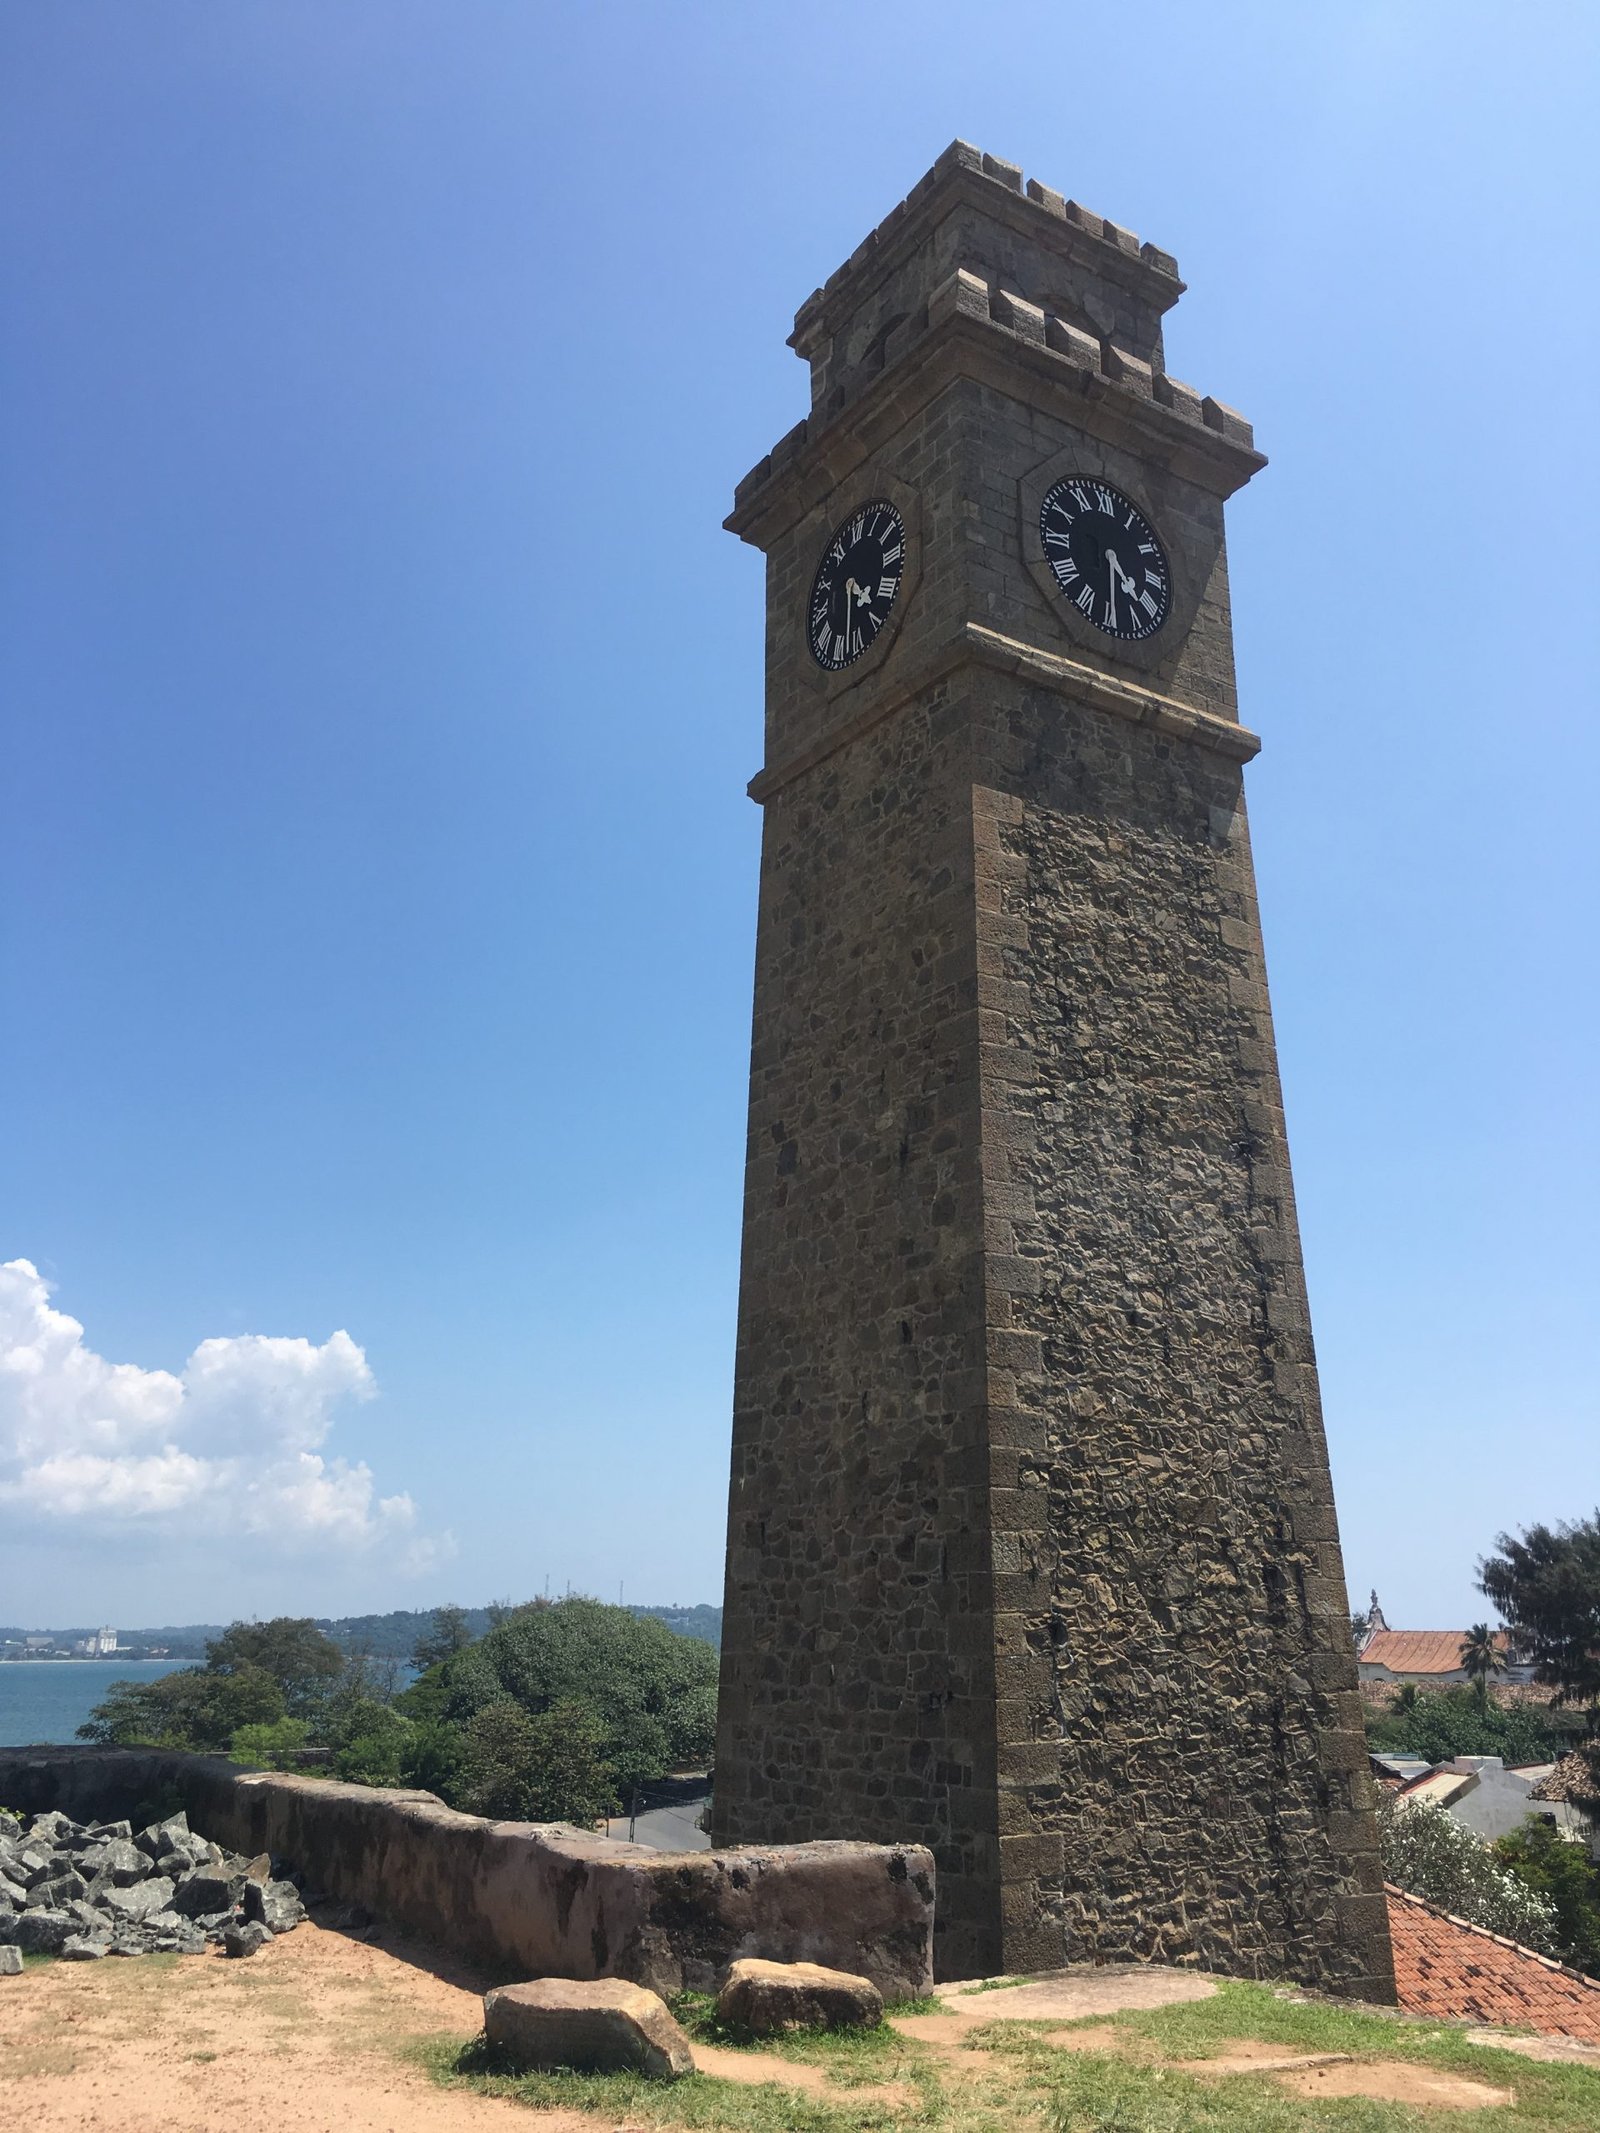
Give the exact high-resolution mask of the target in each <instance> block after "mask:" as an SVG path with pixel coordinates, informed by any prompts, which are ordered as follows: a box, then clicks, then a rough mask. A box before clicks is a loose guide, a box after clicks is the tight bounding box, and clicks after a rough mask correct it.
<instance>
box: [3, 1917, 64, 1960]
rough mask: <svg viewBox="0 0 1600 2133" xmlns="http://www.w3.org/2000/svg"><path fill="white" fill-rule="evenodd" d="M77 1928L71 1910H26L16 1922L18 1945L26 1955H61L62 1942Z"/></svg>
mask: <svg viewBox="0 0 1600 2133" xmlns="http://www.w3.org/2000/svg"><path fill="white" fill-rule="evenodd" d="M77 1929H78V1921H77V1920H76V1919H75V1918H74V1917H73V1915H72V1913H71V1912H70V1911H24V1912H23V1914H22V1916H21V1917H20V1918H19V1919H18V1920H17V1924H16V1941H17V1946H18V1947H19V1948H20V1949H21V1950H22V1952H23V1954H24V1955H59V1954H60V1953H61V1946H62V1943H63V1942H64V1941H65V1940H66V1939H67V1937H68V1935H69V1934H72V1933H75V1932H76V1931H77Z"/></svg>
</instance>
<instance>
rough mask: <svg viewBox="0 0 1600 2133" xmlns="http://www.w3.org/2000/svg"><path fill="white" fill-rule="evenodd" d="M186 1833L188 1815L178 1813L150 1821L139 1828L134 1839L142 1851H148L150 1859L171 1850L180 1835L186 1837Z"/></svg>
mask: <svg viewBox="0 0 1600 2133" xmlns="http://www.w3.org/2000/svg"><path fill="white" fill-rule="evenodd" d="M188 1834H189V1817H188V1816H187V1814H182V1813H180V1814H175V1815H168V1816H167V1818H166V1820H165V1821H164V1822H151V1823H150V1824H149V1825H148V1826H147V1827H146V1828H144V1829H141V1830H140V1832H139V1834H138V1836H137V1837H136V1838H135V1840H134V1841H135V1842H136V1843H137V1844H138V1846H139V1848H140V1849H141V1850H142V1851H146V1852H148V1853H149V1854H150V1856H151V1858H152V1859H159V1858H161V1857H162V1856H163V1854H164V1853H166V1852H169V1851H171V1849H172V1847H173V1845H174V1844H175V1843H176V1842H177V1841H178V1839H179V1838H180V1837H187V1836H188Z"/></svg>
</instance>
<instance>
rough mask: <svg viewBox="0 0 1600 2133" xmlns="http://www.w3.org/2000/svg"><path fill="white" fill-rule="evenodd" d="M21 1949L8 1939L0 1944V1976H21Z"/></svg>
mask: <svg viewBox="0 0 1600 2133" xmlns="http://www.w3.org/2000/svg"><path fill="white" fill-rule="evenodd" d="M21 1975H22V1950H21V1949H20V1948H15V1947H13V1946H12V1945H11V1943H10V1942H9V1941H7V1942H5V1943H4V1944H0V1977H21Z"/></svg>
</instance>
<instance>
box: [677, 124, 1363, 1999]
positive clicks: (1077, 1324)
mask: <svg viewBox="0 0 1600 2133" xmlns="http://www.w3.org/2000/svg"><path fill="white" fill-rule="evenodd" d="M1182 291H1183V283H1182V282H1181V281H1180V280H1179V279H1178V274H1177V266H1176V263H1175V261H1174V260H1173V259H1172V258H1171V257H1170V256H1169V255H1168V254H1167V253H1165V252H1162V251H1160V250H1159V249H1158V248H1157V247H1156V246H1154V245H1152V244H1143V245H1141V244H1140V242H1139V240H1138V239H1137V238H1136V237H1135V236H1134V235H1133V234H1132V233H1131V232H1130V231H1128V230H1125V229H1122V228H1119V227H1118V226H1117V225H1116V224H1115V223H1112V222H1107V221H1104V220H1102V218H1101V217H1100V216H1098V215H1094V214H1090V213H1088V212H1087V211H1086V210H1085V209H1083V208H1080V207H1078V206H1077V205H1076V204H1075V203H1074V202H1072V201H1070V200H1066V199H1063V198H1062V196H1061V195H1060V194H1059V193H1055V192H1052V191H1051V190H1050V189H1049V188H1048V187H1046V186H1043V185H1039V184H1036V183H1031V182H1030V183H1028V184H1026V185H1025V184H1024V183H1023V179H1022V174H1021V173H1020V172H1019V171H1018V170H1016V169H1015V168H1013V167H1012V166H1011V165H1009V164H1006V163H1002V162H999V161H997V160H996V159H995V158H994V157H991V156H986V155H983V154H981V153H980V152H979V151H978V150H976V149H974V148H970V147H968V146H967V145H966V144H965V143H962V142H957V143H956V144H955V145H954V146H953V147H952V148H950V149H949V150H947V151H946V153H945V154H944V155H943V156H941V157H940V159H939V161H938V162H937V163H936V164H935V165H934V167H933V169H932V170H931V171H929V173H928V174H927V176H926V177H925V178H924V179H923V180H922V181H921V183H920V184H919V185H917V186H916V188H915V189H914V190H913V191H912V192H911V194H910V195H909V196H908V197H907V199H905V200H904V201H902V203H901V204H900V206H899V207H897V208H896V209H895V210H894V212H893V213H892V214H891V215H890V216H889V217H888V219H887V220H886V221H884V222H883V223H881V224H880V225H879V227H878V228H877V229H876V230H874V231H873V232H872V234H871V235H870V236H869V237H868V238H867V239H866V240H865V242H864V243H863V244H861V245H860V246H859V247H858V249H857V250H856V251H855V252H854V253H853V254H852V255H851V257H850V259H849V260H848V261H847V262H846V263H845V265H844V266H842V267H841V268H840V269H839V271H838V272H837V273H836V274H834V275H833V276H832V277H831V278H830V280H829V281H828V283H827V285H826V286H825V287H824V288H822V289H819V290H818V291H816V293H815V294H814V295H812V296H811V297H810V298H808V299H807V301H806V302H805V303H804V304H803V305H802V306H801V309H800V313H799V316H798V317H797V319H796V321H795V330H794V334H793V336H792V339H791V346H793V347H794V349H795V350H796V352H797V353H798V354H799V355H800V356H802V357H803V358H804V359H805V360H806V361H807V362H808V363H809V365H810V369H811V412H810V414H809V415H808V416H807V418H806V419H805V420H804V421H803V422H801V423H800V424H799V425H798V427H797V428H795V429H794V430H792V431H791V432H790V434H789V435H788V436H787V437H785V438H784V439H783V441H782V442H781V443H780V444H779V445H778V446H776V448H775V449H774V450H773V452H772V454H771V455H770V457H768V458H766V459H764V460H763V461H762V462H761V464H760V465H759V466H758V467H757V468H756V469H755V470H754V472H753V473H751V474H750V475H749V476H748V477H747V478H746V479H745V480H744V481H743V482H741V483H740V485H739V488H738V491H737V493H736V499H735V507H734V511H733V514H732V516H731V517H730V519H729V520H728V524H729V527H730V528H731V529H732V530H733V531H734V532H735V533H737V534H738V535H740V537H741V538H742V539H744V540H746V541H749V542H750V543H752V544H753V545H754V546H756V547H758V548H759V549H761V550H762V552H763V553H764V554H765V556H766V558H767V689H766V749H765V762H764V764H763V767H762V769H761V770H760V772H759V774H758V775H757V777H756V778H755V779H754V781H753V782H752V785H751V793H752V796H753V797H754V798H755V799H756V800H757V801H758V802H759V803H760V804H761V806H762V808H763V810H764V816H765V821H764V833H763V850H762V868H761V907H760V918H759V926H758V936H757V953H756V986H755V1021H754V1036H753V1044H752V1053H751V1082H750V1119H749V1142H748V1151H747V1168H746V1182H745V1213H744V1255H743V1267H742V1274H741V1283H740V1302H739V1335H738V1355H737V1365H736V1387H735V1414H734V1437H733V1471H732V1485H731V1493H730V1503H729V1524H728V1567H727V1595H726V1611H725V1616H724V1629H723V1671H722V1695H721V1717H720V1736H719V1741H718V1751H717V1769H716V1801H715V1809H714V1827H715V1836H716V1841H717V1842H718V1843H721V1844H732V1843H737V1844H760V1843H776V1842H795V1841H800V1840H803V1839H808V1838H822V1837H859V1838H867V1839H873V1840H876V1841H879V1842H889V1841H894V1840H897V1839H900V1840H915V1841H919V1842H922V1843H925V1844H928V1845H930V1846H931V1847H932V1849H933V1851H934V1854H935V1856H936V1858H937V1861H938V1871H939V1890H938V1921H939V1923H938V1942H937V1960H938V1963H939V1968H940V1974H941V1975H943V1976H945V1977H953V1976H961V1975H973V1974H978V1973H992V1972H998V1971H1001V1970H1006V1971H1013V1972H1014V1971H1025V1970H1027V1971H1037V1970H1043V1969H1049V1968H1053V1967H1056V1966H1058V1965H1060V1964H1063V1963H1067V1962H1078V1961H1098V1962H1113V1961H1128V1960H1146V1959H1156V1960H1161V1961H1168V1962H1192V1963H1198V1964H1201V1965H1204V1966H1206V1967H1209V1968H1212V1969H1216V1970H1220V1971H1226V1972H1231V1973H1233V1974H1236V1975H1242V1976H1262V1977H1273V1976H1283V1977H1290V1978H1296V1979H1300V1980H1303V1981H1304V1982H1306V1983H1309V1984H1315V1985H1320V1986H1323V1987H1325V1988H1328V1989H1331V1990H1334V1991H1341V1992H1348V1993H1359V1994H1362V1995H1365V1996H1367V1997H1370V1998H1375V1999H1391V1998H1392V1997H1393V1992H1394V1986H1393V1975H1392V1966H1391V1959H1390V1953H1389V1943H1388V1932H1387V1924H1386V1916H1385V1908H1384V1898H1383V1893H1382V1887H1381V1877H1380V1873H1379V1867H1378V1856H1377V1847H1376V1837H1375V1829H1374V1823H1373V1816H1372V1800H1371V1791H1370V1781H1369V1779H1368V1776H1367V1759H1366V1746H1365V1739H1364V1735H1363V1731H1362V1722H1361V1709H1360V1704H1359V1700H1358V1697H1357V1692H1356V1665H1355V1656H1354V1652H1353V1649H1352V1644H1351V1637H1350V1624H1349V1610H1348V1604H1347V1601H1346V1596H1345V1586H1344V1574H1343V1570H1342V1567H1341V1564H1340V1557H1339V1545H1338V1533H1337V1525H1336V1521H1335V1516H1334V1506H1333V1494H1332V1489H1331V1485H1330V1482H1329V1475H1328V1461H1327V1452H1326V1448H1325V1445H1324V1441H1323V1435H1322V1426H1321V1420H1320V1416H1319V1410H1318V1401H1317V1378H1316V1364H1315V1359H1314V1356H1313V1352H1312V1345H1311V1330H1310V1324H1309V1319H1308V1315H1307V1307H1306V1295H1305V1283H1304V1277H1303V1273H1302V1269H1301V1259H1300V1245H1299V1239H1298V1235H1297V1231H1296V1224H1295V1212H1294V1202H1293V1195H1292V1191H1291V1186H1290V1179H1289V1162H1288V1152H1287V1144H1286V1141H1285V1135H1284V1122H1283V1111H1282V1104H1281V1099H1280V1095H1279V1088H1278V1076H1277V1066H1276V1060H1275V1055H1274V1048H1273V1037H1272V1025H1271V1020H1270V1015H1269V1011H1268V1004H1267V991H1266V978H1265V971H1264V965H1263V959H1262V948H1261V936H1260V931H1259V927H1258V923H1257V915H1256V895H1255V883H1254V877H1253V873H1252V869H1251V861H1250V848H1249V840H1248V834H1247V831H1246V826H1245V812H1244V799H1243V784H1242V773H1243V769H1244V765H1245V764H1246V763H1247V762H1248V761H1249V760H1250V758H1251V757H1252V756H1253V755H1254V754H1255V753H1256V749H1257V747H1258V742H1257V740H1256V737H1255V735H1254V734H1253V733H1251V732H1250V731H1249V730H1248V729H1247V728H1246V727H1245V726H1243V725H1242V724H1241V723H1240V719H1239V709H1238V704H1237V701H1236V697H1235V687H1234V665H1233V648H1232V621H1231V611H1230V598H1229V586H1228V574H1227V561H1226V553H1225V548H1224V542H1223V504H1224V502H1225V500H1226V499H1227V497H1229V496H1230V495H1231V494H1232V493H1233V492H1234V491H1235V490H1236V489H1238V488H1239V487H1241V486H1242V484H1243V483H1245V482H1246V481H1248V480H1249V479H1250V477H1251V476H1252V475H1253V474H1254V473H1255V472H1256V471H1257V470H1258V469H1259V468H1260V467H1261V466H1262V465H1263V464H1264V463H1265V462H1264V461H1263V459H1262V458H1261V456H1260V454H1259V453H1258V452H1257V451H1256V450H1255V447H1254V442H1253V439H1252V436H1251V431H1250V426H1249V424H1248V423H1247V422H1245V421H1244V420H1243V418H1242V417H1241V416H1239V415H1237V414H1235V413H1234V412H1233V410H1232V409H1231V408H1228V407H1226V406H1224V405H1223V404H1222V403H1221V402H1220V401H1217V400H1214V399H1207V398H1203V397H1202V396H1201V395H1200V394H1199V393H1198V392H1196V391H1194V390H1193V389H1192V388H1190V387H1189V386H1187V385H1182V384H1180V383H1179V382H1178V381H1177V380H1176V379H1175V378H1173V377H1171V376H1170V375H1169V373H1168V371H1167V368H1166V359H1165V352H1164V348H1163V341H1162V321H1163V318H1164V316H1165V314H1166V313H1167V311H1169V310H1170V309H1171V307H1172V306H1173V305H1174V304H1175V303H1176V302H1177V300H1178V298H1179V296H1180V295H1181V294H1182Z"/></svg>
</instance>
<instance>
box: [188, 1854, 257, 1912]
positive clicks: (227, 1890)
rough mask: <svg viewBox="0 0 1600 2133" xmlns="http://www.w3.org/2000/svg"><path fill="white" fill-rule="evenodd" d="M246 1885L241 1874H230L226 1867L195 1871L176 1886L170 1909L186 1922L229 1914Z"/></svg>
mask: <svg viewBox="0 0 1600 2133" xmlns="http://www.w3.org/2000/svg"><path fill="white" fill-rule="evenodd" d="M244 1885H245V1882H244V1876H243V1874H230V1873H229V1872H228V1870H227V1868H226V1867H210V1866H201V1867H196V1868H195V1870H194V1872H193V1873H192V1874H185V1876H184V1877H183V1879H182V1880H181V1881H180V1882H179V1883H178V1892H177V1894H176V1895H175V1896H174V1897H173V1899H172V1908H173V1909H174V1910H175V1911H181V1912H182V1913H183V1915H184V1917H185V1918H202V1917H205V1916H206V1915H207V1914H209V1913H211V1912H215V1911H231V1910H232V1909H233V1907H234V1905H235V1904H236V1903H237V1902H238V1901H239V1893H240V1891H241V1890H242V1889H243V1887H244Z"/></svg>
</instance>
